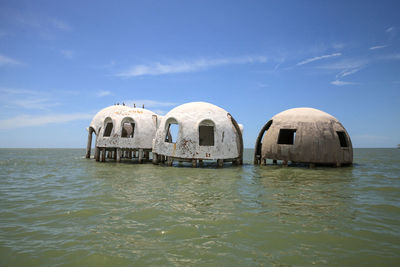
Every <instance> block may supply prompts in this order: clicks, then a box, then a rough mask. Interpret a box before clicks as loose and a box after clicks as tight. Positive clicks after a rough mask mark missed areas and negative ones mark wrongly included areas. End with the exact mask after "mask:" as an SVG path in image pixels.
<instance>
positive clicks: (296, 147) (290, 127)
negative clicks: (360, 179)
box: [254, 108, 353, 167]
mask: <svg viewBox="0 0 400 267" xmlns="http://www.w3.org/2000/svg"><path fill="white" fill-rule="evenodd" d="M263 137H264V138H263ZM267 159H272V160H273V162H274V163H276V162H277V160H282V162H283V164H284V165H287V164H288V162H289V161H290V162H292V163H308V164H310V166H311V167H313V166H314V165H315V164H324V165H325V164H332V165H335V166H341V165H346V164H351V163H352V162H353V147H352V144H351V140H350V136H349V135H348V133H347V131H346V129H345V128H344V127H343V125H342V124H341V123H340V122H339V121H338V120H337V119H336V118H334V117H333V116H331V115H329V114H328V113H325V112H323V111H320V110H317V109H313V108H293V109H289V110H286V111H283V112H281V113H279V114H277V115H275V116H274V117H272V119H271V120H270V121H268V122H267V123H266V124H265V125H264V127H263V128H262V129H261V131H260V133H259V135H258V138H257V141H256V145H255V151H254V164H266V160H267Z"/></svg>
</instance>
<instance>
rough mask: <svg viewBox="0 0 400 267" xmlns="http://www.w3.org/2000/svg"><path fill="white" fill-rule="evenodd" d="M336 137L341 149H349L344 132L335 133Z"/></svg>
mask: <svg viewBox="0 0 400 267" xmlns="http://www.w3.org/2000/svg"><path fill="white" fill-rule="evenodd" d="M336 133H337V135H338V137H339V142H340V146H341V147H349V144H348V143H347V136H346V133H345V132H342V131H339V132H336Z"/></svg>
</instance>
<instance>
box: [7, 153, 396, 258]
mask: <svg viewBox="0 0 400 267" xmlns="http://www.w3.org/2000/svg"><path fill="white" fill-rule="evenodd" d="M84 156H85V150H84V149H0V266H313V265H315V266H400V149H354V164H353V166H350V167H343V168H331V167H317V168H314V169H310V168H307V167H301V166H300V167H299V166H296V167H290V166H289V167H282V166H274V165H270V166H254V165H252V156H253V150H252V149H246V150H245V158H244V165H242V166H231V165H230V164H226V165H225V166H224V168H219V169H218V168H216V166H215V165H213V164H206V165H205V166H204V167H201V168H191V167H190V166H189V165H179V164H177V165H176V166H173V167H167V166H162V165H153V164H151V163H146V164H137V163H135V162H131V161H125V162H121V163H115V162H113V161H109V162H105V163H101V162H96V161H95V160H93V159H90V160H89V159H86V158H85V157H84Z"/></svg>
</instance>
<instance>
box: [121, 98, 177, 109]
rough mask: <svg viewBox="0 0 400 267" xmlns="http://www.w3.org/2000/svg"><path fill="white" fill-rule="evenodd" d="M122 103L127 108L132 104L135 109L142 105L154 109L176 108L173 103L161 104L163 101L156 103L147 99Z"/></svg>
mask: <svg viewBox="0 0 400 267" xmlns="http://www.w3.org/2000/svg"><path fill="white" fill-rule="evenodd" d="M124 103H125V104H126V105H128V106H132V107H133V104H135V105H136V107H142V105H144V106H145V107H146V108H154V107H171V106H176V105H177V103H173V102H163V101H156V100H149V99H139V100H128V101H124Z"/></svg>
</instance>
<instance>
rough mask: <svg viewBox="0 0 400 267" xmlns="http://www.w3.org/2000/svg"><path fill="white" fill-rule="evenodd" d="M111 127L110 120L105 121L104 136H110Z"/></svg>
mask: <svg viewBox="0 0 400 267" xmlns="http://www.w3.org/2000/svg"><path fill="white" fill-rule="evenodd" d="M112 129H113V124H112V122H109V123H107V125H106V128H105V129H104V135H103V136H104V137H110V136H111V132H112Z"/></svg>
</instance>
